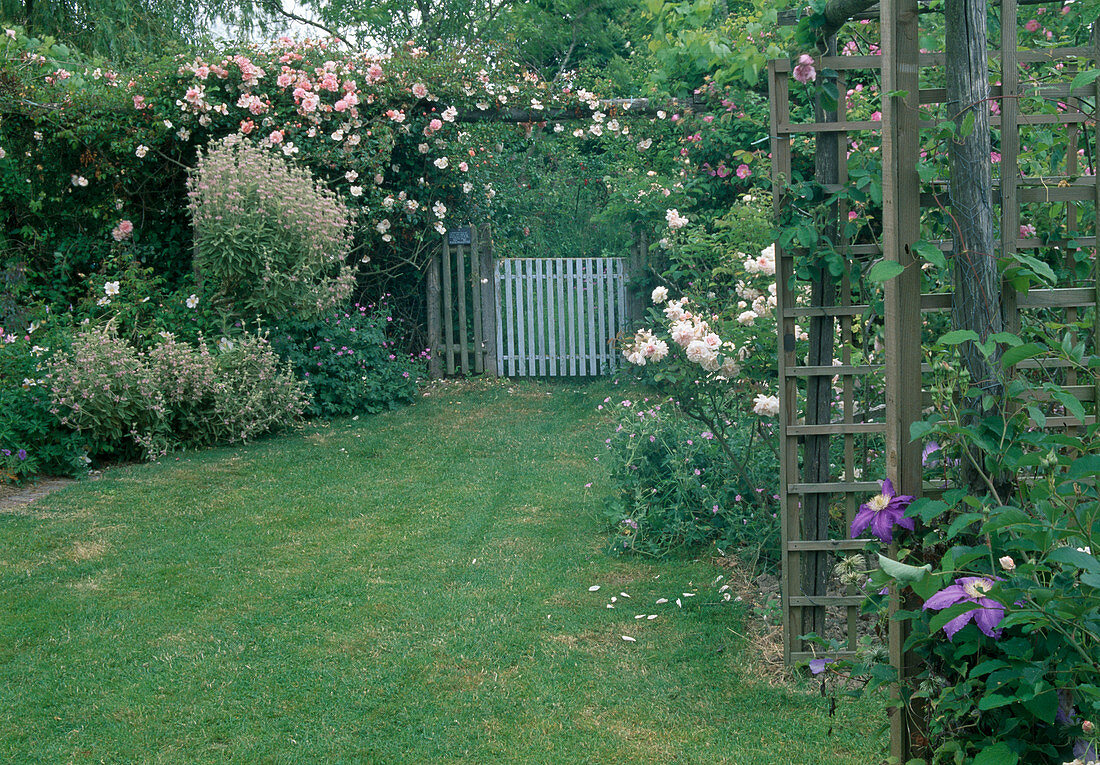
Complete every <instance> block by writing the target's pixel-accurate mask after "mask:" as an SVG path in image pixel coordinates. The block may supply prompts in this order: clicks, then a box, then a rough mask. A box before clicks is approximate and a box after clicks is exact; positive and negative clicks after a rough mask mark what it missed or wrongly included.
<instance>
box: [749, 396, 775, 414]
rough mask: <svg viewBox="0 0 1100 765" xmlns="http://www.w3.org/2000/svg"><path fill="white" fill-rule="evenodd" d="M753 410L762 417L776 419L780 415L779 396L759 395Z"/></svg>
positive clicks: (753, 403) (754, 401)
mask: <svg viewBox="0 0 1100 765" xmlns="http://www.w3.org/2000/svg"><path fill="white" fill-rule="evenodd" d="M752 410H753V412H755V413H756V414H758V415H760V416H761V417H775V416H776V415H777V414H779V396H767V395H765V394H763V393H761V394H759V395H757V397H756V398H754V399H753V402H752Z"/></svg>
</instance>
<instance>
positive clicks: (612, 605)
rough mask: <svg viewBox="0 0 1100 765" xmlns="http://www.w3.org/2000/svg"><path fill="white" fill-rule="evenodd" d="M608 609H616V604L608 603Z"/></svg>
mask: <svg viewBox="0 0 1100 765" xmlns="http://www.w3.org/2000/svg"><path fill="white" fill-rule="evenodd" d="M607 607H608V608H614V607H615V606H614V604H612V603H608V604H607Z"/></svg>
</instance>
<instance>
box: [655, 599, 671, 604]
mask: <svg viewBox="0 0 1100 765" xmlns="http://www.w3.org/2000/svg"><path fill="white" fill-rule="evenodd" d="M667 602H668V598H657V605H661V604H662V603H667Z"/></svg>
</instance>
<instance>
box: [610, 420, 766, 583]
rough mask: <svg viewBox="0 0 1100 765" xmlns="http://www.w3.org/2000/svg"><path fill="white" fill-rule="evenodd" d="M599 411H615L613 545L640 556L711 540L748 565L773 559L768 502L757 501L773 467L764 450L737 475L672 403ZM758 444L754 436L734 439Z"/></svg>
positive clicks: (749, 445)
mask: <svg viewBox="0 0 1100 765" xmlns="http://www.w3.org/2000/svg"><path fill="white" fill-rule="evenodd" d="M603 405H604V406H606V407H607V408H609V409H611V410H612V411H614V413H615V423H616V425H615V429H614V431H613V433H612V434H611V436H610V437H609V438H608V439H607V440H606V442H605V446H606V448H607V451H608V454H607V455H606V461H607V464H608V467H609V470H610V471H611V479H612V481H613V483H614V485H615V489H616V491H615V496H614V497H613V498H612V500H611V502H610V504H609V506H608V519H609V520H610V521H611V523H612V525H613V526H614V527H615V528H616V530H617V531H618V536H617V537H616V539H615V542H614V546H615V547H616V548H617V549H619V550H624V551H632V552H639V553H643V554H646V555H664V554H666V553H668V552H670V551H672V550H675V549H679V548H687V547H692V546H694V545H698V544H701V543H703V542H706V541H710V540H716V541H717V542H718V544H719V545H720V546H722V547H726V548H733V549H740V550H743V551H744V553H745V554H746V555H747V558H748V561H747V562H750V563H755V561H757V560H759V559H761V558H762V559H765V560H767V561H768V562H770V563H775V562H776V561H777V560H778V551H779V522H778V520H777V519H776V516H775V513H774V509H773V508H772V506H771V503H770V502H765V501H761V499H762V498H761V495H762V494H763V493H764V492H765V491H767V489H765V488H764V487H765V486H769V485H770V484H771V481H769V479H768V475H769V474H770V475H772V476H774V475H775V474H776V471H777V461H776V459H775V458H774V455H772V453H771V452H770V451H768V450H761V451H762V452H763V454H762V455H761V457H760V458H759V459H756V460H753V461H752V463H751V464H750V465H749V466H748V467H749V471H750V472H749V473H748V475H744V474H742V473H741V472H740V471H738V470H737V469H736V468H735V467H734V465H733V464H732V463H731V462H730V460H729V459H728V458H727V456H726V454H725V453H724V451H723V449H722V448H721V447H720V446H719V445H718V444H717V442H716V439H715V436H714V434H713V433H712V432H710V431H708V430H700V428H698V427H696V426H694V424H693V423H692V422H691V421H690V420H687V419H685V418H684V416H683V415H682V414H681V413H680V412H679V411H677V408H676V405H675V403H674V402H672V401H671V400H667V399H666V400H664V401H662V402H656V401H654V402H651V401H650V400H649V399H643V400H641V401H632V400H629V399H626V400H623V401H620V402H613V401H612V400H611V399H610V398H609V399H606V400H605V401H604V404H603ZM746 435H747V437H748V439H749V440H748V442H747V443H744V444H736V445H735V447H734V448H737V449H738V450H739V451H747V450H750V449H752V448H753V446H754V441H756V440H758V439H759V438H760V435H761V434H759V433H757V432H754V431H753V430H749V429H746V431H738V432H737V434H736V435H735V436H734V438H740V437H742V436H746ZM765 499H767V500H770V499H771V496H770V495H769V496H768V497H766V498H765Z"/></svg>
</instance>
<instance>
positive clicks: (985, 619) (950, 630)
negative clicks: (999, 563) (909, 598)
mask: <svg viewBox="0 0 1100 765" xmlns="http://www.w3.org/2000/svg"><path fill="white" fill-rule="evenodd" d="M999 581H1003V580H1002V579H1001V578H1000V577H997V576H964V577H963V578H961V579H956V580H955V583H954V584H952V585H950V586H949V587H944V588H943V589H942V590H940V591H939V592H937V593H936V594H934V595H933V596H932V597H930V598H929V599H928V600H926V601H924V606H923V607H924V608H934V609H936V610H937V611H941V610H943V609H945V608H950V607H951V606H953V605H956V604H958V603H977V604H978V605H979V606H980V608H975V609H974V610H972V611H967V612H966V613H965V614H962V615H960V616H956V617H955V618H954V619H952V620H951V621H949V622H948V623H947V624H945V625H943V631H944V632H946V633H947V639H948V640H951V639H953V638H954V637H955V633H956V632H958V631H959V630H961V629H962V628H963V627H965V626H966V625H967V624H969V623H970V622H971V621H973V622H974V623H975V624H977V625H978V629H980V630H981V631H982V632H984V633H985V634H987V635H989V636H990V637H991V638H999V637H1000V636H1001V630H999V629H997V626H998V625H999V624H1000V623H1001V620H1002V619H1004V618H1005V607H1004V606H1003V605H1001V604H1000V603H998V602H997V601H995V600H993V598H987V597H986V596H985V595H986V593H987V592H989V591H990V590H992V589H993V586H994V582H999Z"/></svg>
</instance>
